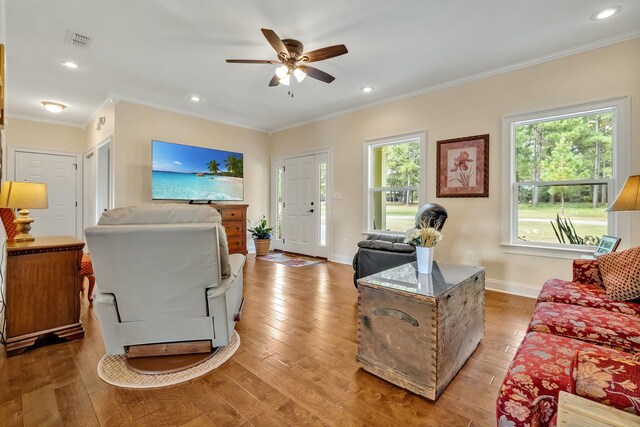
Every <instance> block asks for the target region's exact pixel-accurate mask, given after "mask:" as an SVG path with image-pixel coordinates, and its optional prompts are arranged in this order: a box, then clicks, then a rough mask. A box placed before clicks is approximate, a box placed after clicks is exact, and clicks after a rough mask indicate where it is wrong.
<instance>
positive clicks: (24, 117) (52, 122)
mask: <svg viewBox="0 0 640 427" xmlns="http://www.w3.org/2000/svg"><path fill="white" fill-rule="evenodd" d="M7 118H8V119H17V120H27V121H30V122H39V123H46V124H48V125H58V126H68V127H73V128H79V129H83V130H84V127H83V126H82V125H81V124H79V123H74V122H65V121H62V120H51V119H43V118H42V117H34V116H28V115H25V114H11V113H10V114H7Z"/></svg>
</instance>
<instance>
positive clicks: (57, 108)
mask: <svg viewBox="0 0 640 427" xmlns="http://www.w3.org/2000/svg"><path fill="white" fill-rule="evenodd" d="M42 105H43V106H44V108H46V110H47V111H48V112H50V113H55V114H58V113H59V112H61V111H62V110H64V109H65V108H67V106H66V105H64V104H59V103H57V102H49V101H43V102H42Z"/></svg>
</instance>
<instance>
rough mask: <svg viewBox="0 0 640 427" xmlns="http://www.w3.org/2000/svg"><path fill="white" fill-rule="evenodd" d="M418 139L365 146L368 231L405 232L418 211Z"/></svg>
mask: <svg viewBox="0 0 640 427" xmlns="http://www.w3.org/2000/svg"><path fill="white" fill-rule="evenodd" d="M420 150H421V139H420V137H410V138H402V139H400V138H399V139H397V140H387V141H385V142H382V143H377V144H370V145H369V146H368V157H369V158H368V169H369V201H368V206H369V211H368V221H369V225H368V228H369V231H389V232H391V231H393V232H405V231H407V230H408V229H410V228H412V227H413V226H414V222H415V215H416V213H417V211H418V207H419V200H418V199H419V190H420V184H421V183H420Z"/></svg>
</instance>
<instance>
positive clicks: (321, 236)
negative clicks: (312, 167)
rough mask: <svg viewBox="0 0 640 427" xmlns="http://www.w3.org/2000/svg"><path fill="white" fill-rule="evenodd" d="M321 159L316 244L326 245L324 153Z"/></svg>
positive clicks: (319, 164) (325, 162)
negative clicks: (318, 224)
mask: <svg viewBox="0 0 640 427" xmlns="http://www.w3.org/2000/svg"><path fill="white" fill-rule="evenodd" d="M321 157H323V159H319V161H318V178H319V179H318V183H319V184H320V188H319V190H320V191H319V192H318V198H319V203H320V206H318V208H319V212H318V213H319V215H318V217H319V221H320V226H319V227H318V246H327V161H326V159H324V158H325V157H326V155H324V156H321Z"/></svg>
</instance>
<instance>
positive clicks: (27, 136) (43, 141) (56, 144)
mask: <svg viewBox="0 0 640 427" xmlns="http://www.w3.org/2000/svg"><path fill="white" fill-rule="evenodd" d="M5 132H6V137H7V146H8V147H13V148H33V149H37V150H51V151H67V152H76V153H82V152H84V151H85V135H84V131H83V130H82V129H80V128H79V127H73V126H64V125H54V124H50V123H43V122H36V121H30V120H21V119H12V118H8V119H7V126H6V131H5Z"/></svg>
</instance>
